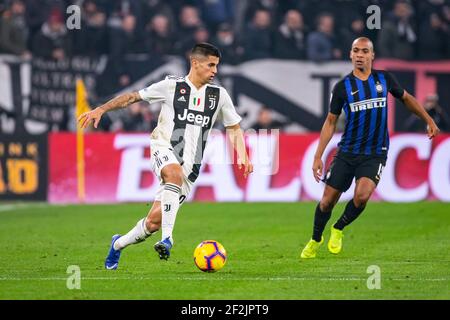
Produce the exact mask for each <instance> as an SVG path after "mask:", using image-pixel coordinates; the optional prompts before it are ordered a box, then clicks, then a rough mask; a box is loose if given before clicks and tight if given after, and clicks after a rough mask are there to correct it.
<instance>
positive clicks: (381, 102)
mask: <svg viewBox="0 0 450 320" xmlns="http://www.w3.org/2000/svg"><path fill="white" fill-rule="evenodd" d="M349 105H350V110H351V111H352V112H356V111H361V110H368V109H373V108H384V107H386V98H375V99H368V100H363V101H358V102H354V103H350V104H349Z"/></svg>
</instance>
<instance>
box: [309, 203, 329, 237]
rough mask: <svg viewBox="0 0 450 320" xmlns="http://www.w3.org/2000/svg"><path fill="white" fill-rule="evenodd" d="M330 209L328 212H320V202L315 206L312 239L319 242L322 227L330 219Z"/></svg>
mask: <svg viewBox="0 0 450 320" xmlns="http://www.w3.org/2000/svg"><path fill="white" fill-rule="evenodd" d="M330 217H331V211H330V212H322V211H321V210H320V204H318V205H317V207H316V213H315V215H314V229H313V236H312V238H313V240H315V241H317V242H320V240H322V233H323V229H325V226H326V224H327V222H328V220H330Z"/></svg>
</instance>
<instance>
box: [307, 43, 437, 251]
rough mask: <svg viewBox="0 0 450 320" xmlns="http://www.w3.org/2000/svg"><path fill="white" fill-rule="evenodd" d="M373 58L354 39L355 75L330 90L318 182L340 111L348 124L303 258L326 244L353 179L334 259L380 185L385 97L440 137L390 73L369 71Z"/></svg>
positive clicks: (332, 243) (385, 145)
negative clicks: (339, 203)
mask: <svg viewBox="0 0 450 320" xmlns="http://www.w3.org/2000/svg"><path fill="white" fill-rule="evenodd" d="M374 57H375V53H374V50H373V44H372V41H370V39H368V38H365V37H361V38H357V39H356V40H355V41H354V42H353V44H352V48H351V51H350V58H351V60H352V64H353V71H352V72H351V73H349V74H348V75H346V76H345V77H344V78H343V79H341V80H340V81H339V82H338V83H337V84H336V85H335V87H334V89H333V92H332V97H331V102H330V111H329V113H328V116H327V118H326V120H325V123H324V125H323V127H322V131H321V133H320V140H319V145H318V147H317V150H316V153H315V156H314V164H313V168H312V169H313V175H314V178H315V179H316V181H317V182H319V181H320V180H321V177H322V169H323V162H322V160H321V157H322V155H323V152H324V150H325V148H326V146H327V144H328V143H329V142H330V140H331V138H332V136H333V134H334V132H335V130H336V123H337V120H338V117H339V115H340V114H341V112H342V110H344V112H345V116H346V124H345V129H344V133H343V134H342V138H341V141H340V142H339V144H338V151H337V154H336V156H335V157H334V160H333V162H332V163H331V165H330V168H329V169H328V171H327V173H326V175H325V178H324V179H323V181H324V182H325V183H326V186H325V190H324V193H323V196H322V199H321V200H320V203H319V204H318V205H317V207H316V212H315V216H314V228H313V235H312V239H311V240H310V241H309V242H308V243H307V245H306V246H305V248H304V249H303V251H302V253H301V258H314V257H316V254H317V250H318V248H319V247H320V245H321V244H322V243H323V241H324V238H323V236H322V233H323V230H324V228H325V226H326V224H327V222H328V220H329V219H330V217H331V212H332V210H333V208H334V206H335V204H336V203H337V201H338V200H339V198H340V196H341V194H342V193H343V192H345V191H347V189H348V188H349V187H350V185H351V183H352V181H353V178H355V180H356V188H355V193H354V197H353V199H352V200H350V201H349V202H348V203H347V206H346V207H345V210H344V213H343V214H342V216H341V217H340V218H339V219H338V220H337V222H336V223H335V224H334V225H333V226H332V227H331V235H330V239H329V241H328V250H329V251H330V252H331V253H334V254H338V253H339V252H340V251H341V249H342V237H343V233H342V230H343V229H344V227H346V226H348V225H349V224H350V223H352V222H353V221H354V220H355V219H356V218H357V217H358V216H359V215H360V214H361V213H362V211H363V210H364V208H365V207H366V203H367V201H368V200H369V198H370V196H371V195H372V193H373V191H374V190H375V188H376V186H377V184H378V182H379V180H380V179H381V174H382V171H383V167H384V166H385V164H386V159H387V154H388V149H389V133H388V126H387V124H388V110H387V108H388V103H387V95H388V93H391V94H392V95H393V96H394V97H395V98H397V99H400V100H402V102H403V103H404V104H405V105H406V107H407V108H408V109H409V110H410V111H411V112H413V113H415V114H416V115H418V116H419V117H420V118H421V119H422V120H423V121H425V122H426V123H427V125H428V137H429V138H430V139H432V138H434V137H435V136H436V135H437V134H438V133H439V129H438V127H437V126H436V124H435V123H434V121H433V119H432V118H431V117H430V116H429V115H428V114H427V112H426V111H425V109H424V108H423V107H422V106H421V105H420V104H419V103H418V102H417V100H416V99H415V98H414V97H413V96H412V95H410V94H409V93H408V92H406V90H404V89H403V88H402V87H401V86H400V85H399V84H398V82H397V81H396V80H395V78H394V77H393V76H392V75H391V74H390V73H389V72H386V71H382V70H375V69H372V63H373V60H374Z"/></svg>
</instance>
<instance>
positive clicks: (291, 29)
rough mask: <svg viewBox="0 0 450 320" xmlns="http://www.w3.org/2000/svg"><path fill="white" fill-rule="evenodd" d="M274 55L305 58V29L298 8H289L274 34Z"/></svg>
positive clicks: (286, 57) (283, 57)
mask: <svg viewBox="0 0 450 320" xmlns="http://www.w3.org/2000/svg"><path fill="white" fill-rule="evenodd" d="M274 48H275V52H274V55H275V57H276V58H279V59H305V58H306V29H305V25H304V23H303V15H302V14H301V13H300V11H298V10H294V9H292V10H289V11H287V12H286V14H285V16H284V23H283V24H282V25H280V27H279V28H278V31H277V33H276V35H275V46H274Z"/></svg>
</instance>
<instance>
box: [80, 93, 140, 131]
mask: <svg viewBox="0 0 450 320" xmlns="http://www.w3.org/2000/svg"><path fill="white" fill-rule="evenodd" d="M141 100H142V98H141V96H140V95H139V93H138V92H131V93H124V94H121V95H120V96H117V97H115V98H114V99H111V100H109V101H108V102H106V103H105V104H103V105H101V106H99V107H97V108H95V109H94V110H92V111H88V112H85V113H82V114H81V115H80V116H79V117H78V122H79V123H80V127H81V128H83V129H84V128H86V127H87V126H88V125H89V124H90V123H91V121H94V128H97V127H98V123H99V122H100V119H101V118H102V116H103V114H104V113H105V112H108V111H110V110H115V109H119V108H126V107H127V106H129V105H130V104H132V103H135V102H138V101H141Z"/></svg>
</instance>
